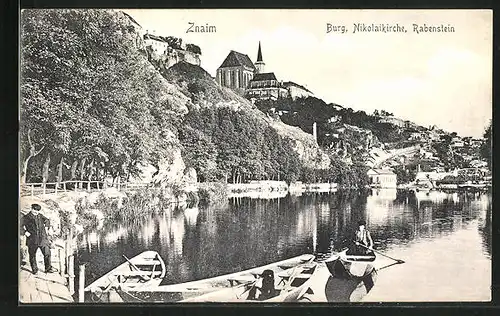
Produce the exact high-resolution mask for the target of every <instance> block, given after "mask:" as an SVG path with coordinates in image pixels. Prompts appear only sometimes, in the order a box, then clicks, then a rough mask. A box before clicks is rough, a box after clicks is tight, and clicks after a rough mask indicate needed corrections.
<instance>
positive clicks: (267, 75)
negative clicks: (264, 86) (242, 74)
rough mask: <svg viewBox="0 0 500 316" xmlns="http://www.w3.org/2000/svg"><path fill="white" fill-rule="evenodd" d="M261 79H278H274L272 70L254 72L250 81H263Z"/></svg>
mask: <svg viewBox="0 0 500 316" xmlns="http://www.w3.org/2000/svg"><path fill="white" fill-rule="evenodd" d="M263 80H278V79H276V76H275V75H274V72H266V73H262V74H255V75H254V76H253V79H252V81H263Z"/></svg>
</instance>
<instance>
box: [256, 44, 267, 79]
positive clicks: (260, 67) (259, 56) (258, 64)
mask: <svg viewBox="0 0 500 316" xmlns="http://www.w3.org/2000/svg"><path fill="white" fill-rule="evenodd" d="M265 65H266V64H265V63H264V61H263V60H262V51H261V49H260V41H259V51H258V52H257V61H256V62H255V68H257V73H258V74H262V73H264V66H265Z"/></svg>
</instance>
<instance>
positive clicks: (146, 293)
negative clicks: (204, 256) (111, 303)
mask: <svg viewBox="0 0 500 316" xmlns="http://www.w3.org/2000/svg"><path fill="white" fill-rule="evenodd" d="M314 259H315V256H314V255H311V254H305V255H301V256H297V257H294V258H290V259H286V260H282V261H279V262H275V263H271V264H267V265H264V266H259V267H255V268H252V269H248V270H244V271H240V272H236V273H230V274H225V275H221V276H217V277H213V278H208V279H203V280H197V281H189V282H185V283H179V284H170V285H160V286H157V287H150V288H148V289H140V290H137V289H126V292H127V293H121V294H120V296H121V299H122V300H124V301H131V302H138V301H147V302H157V303H165V302H196V301H197V300H201V301H203V300H206V301H208V300H209V299H210V300H213V301H221V299H222V300H227V301H241V300H240V299H239V297H240V294H241V293H243V292H244V291H245V289H246V288H245V286H248V285H250V284H252V283H254V282H255V281H256V280H257V278H258V275H260V274H262V272H263V271H265V270H272V271H273V272H274V273H275V274H276V275H277V274H280V273H284V274H286V273H287V271H288V272H290V271H292V270H293V268H294V267H297V266H300V265H307V264H312V262H313V260H314ZM297 282H298V281H297ZM279 285H280V286H281V285H282V284H279ZM220 291H223V292H220ZM224 291H225V292H224ZM122 292H123V290H122ZM214 292H219V294H217V295H215V296H213V297H215V298H213V297H212V296H207V294H209V293H214ZM233 292H234V293H235V294H234V295H233V296H232V293H233ZM199 297H202V298H201V299H199Z"/></svg>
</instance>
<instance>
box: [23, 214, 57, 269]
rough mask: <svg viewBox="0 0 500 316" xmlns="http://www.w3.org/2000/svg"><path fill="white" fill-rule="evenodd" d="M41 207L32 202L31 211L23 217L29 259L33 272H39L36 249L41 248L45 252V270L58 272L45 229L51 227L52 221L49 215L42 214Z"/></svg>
mask: <svg viewBox="0 0 500 316" xmlns="http://www.w3.org/2000/svg"><path fill="white" fill-rule="evenodd" d="M41 208H42V207H41V206H40V205H39V204H31V210H30V212H29V213H28V214H26V215H25V216H23V217H22V218H21V234H22V235H25V236H26V237H27V238H26V246H28V255H29V261H30V265H31V271H32V272H33V274H37V273H38V266H37V263H36V251H37V250H38V248H40V250H41V251H42V254H43V261H44V263H45V272H46V273H53V272H57V269H55V268H53V267H52V264H51V255H50V242H49V239H48V237H47V232H46V231H45V227H50V221H49V219H48V218H47V217H45V216H43V215H42V214H40V210H41Z"/></svg>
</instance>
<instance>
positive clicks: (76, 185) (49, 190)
mask: <svg viewBox="0 0 500 316" xmlns="http://www.w3.org/2000/svg"><path fill="white" fill-rule="evenodd" d="M148 186H150V184H149V183H140V182H124V183H120V182H117V183H111V182H109V181H84V180H72V181H61V182H46V183H41V182H40V183H24V184H21V186H20V196H34V195H46V194H58V193H62V192H70V191H87V192H95V191H101V190H105V189H107V188H110V187H114V188H116V189H118V191H123V190H129V189H138V188H143V187H148Z"/></svg>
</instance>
